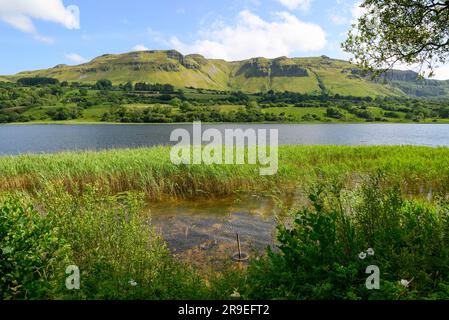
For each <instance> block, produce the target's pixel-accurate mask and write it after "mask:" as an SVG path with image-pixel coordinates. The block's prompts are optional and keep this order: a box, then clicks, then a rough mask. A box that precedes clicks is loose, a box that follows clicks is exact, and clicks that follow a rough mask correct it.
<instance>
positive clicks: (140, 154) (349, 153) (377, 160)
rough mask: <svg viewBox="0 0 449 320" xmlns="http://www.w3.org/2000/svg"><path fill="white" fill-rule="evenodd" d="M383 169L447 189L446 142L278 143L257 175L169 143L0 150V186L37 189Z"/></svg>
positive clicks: (229, 187)
mask: <svg viewBox="0 0 449 320" xmlns="http://www.w3.org/2000/svg"><path fill="white" fill-rule="evenodd" d="M379 169H381V170H387V171H388V172H389V173H390V174H391V177H390V180H391V182H392V183H393V182H397V183H399V184H400V185H401V188H402V191H403V192H404V193H406V194H411V195H425V196H427V195H428V194H429V193H430V194H436V193H442V192H443V193H444V192H447V190H448V186H449V149H448V148H426V147H408V146H404V147H340V146H339V147H337V146H329V147H307V146H284V147H280V149H279V171H278V174H277V175H275V176H260V175H259V166H257V165H212V166H206V165H193V166H186V165H181V166H176V165H174V164H172V162H171V161H170V149H169V148H168V147H155V148H150V149H134V150H111V151H102V152H80V153H72V152H69V153H60V154H56V155H22V156H17V157H1V158H0V191H11V190H16V191H28V192H35V191H36V190H40V189H41V188H42V187H43V186H44V185H46V184H48V183H62V184H63V185H64V186H65V187H66V189H67V190H73V189H83V187H85V186H86V185H89V184H92V183H95V184H96V185H97V186H99V187H100V188H106V189H108V190H110V191H111V192H112V193H117V192H123V191H129V190H136V191H141V192H143V193H145V195H146V197H147V198H149V199H152V200H154V199H164V198H187V197H195V196H206V197H218V196H224V195H231V194H234V193H236V192H266V191H267V190H269V192H271V193H283V194H285V193H286V192H295V191H297V190H298V188H299V189H300V188H301V187H302V186H305V185H306V184H308V183H310V182H313V181H317V180H323V179H328V178H329V179H335V176H337V177H338V179H340V180H341V181H344V182H345V183H346V184H348V185H354V184H356V183H357V181H359V180H360V178H361V177H363V176H364V175H366V174H368V173H370V172H373V171H376V170H379Z"/></svg>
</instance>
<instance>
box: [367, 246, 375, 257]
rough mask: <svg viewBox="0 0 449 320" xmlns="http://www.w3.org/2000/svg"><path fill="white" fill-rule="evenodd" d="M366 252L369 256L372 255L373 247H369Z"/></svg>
mask: <svg viewBox="0 0 449 320" xmlns="http://www.w3.org/2000/svg"><path fill="white" fill-rule="evenodd" d="M366 253H368V255H369V256H374V249H373V248H369V249H368V250H367V251H366Z"/></svg>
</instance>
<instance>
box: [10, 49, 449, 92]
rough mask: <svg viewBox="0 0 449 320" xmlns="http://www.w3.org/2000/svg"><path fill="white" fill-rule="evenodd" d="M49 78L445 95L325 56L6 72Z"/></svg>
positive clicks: (135, 57) (164, 55)
mask: <svg viewBox="0 0 449 320" xmlns="http://www.w3.org/2000/svg"><path fill="white" fill-rule="evenodd" d="M34 76H41V77H52V78H57V79H59V80H61V81H64V80H66V81H78V82H86V83H94V82H96V81H97V80H100V79H109V80H111V81H113V82H114V83H115V84H119V83H125V82H127V81H133V82H148V83H164V84H165V83H168V84H172V85H174V86H176V87H179V88H182V87H195V88H203V89H214V90H241V91H244V92H250V93H254V92H260V91H268V90H275V91H291V92H299V93H309V94H320V93H329V94H340V95H353V96H390V95H403V94H405V95H415V96H445V95H448V94H449V81H435V80H425V81H418V80H416V74H415V73H413V72H412V73H406V74H405V75H404V74H403V73H401V72H399V71H398V72H396V71H394V72H392V73H391V74H390V76H391V78H392V80H393V81H389V83H388V84H385V83H384V82H382V81H371V80H370V78H368V77H365V76H363V75H361V73H360V70H358V69H357V68H356V67H355V66H354V65H352V64H350V63H349V62H346V61H342V60H335V59H330V58H328V57H325V56H322V57H316V58H292V59H291V58H286V57H281V58H277V59H265V58H254V59H249V60H244V61H237V62H226V61H224V60H212V59H206V58H204V57H203V56H201V55H187V56H183V55H182V54H180V53H179V52H177V51H175V50H168V51H141V52H131V53H125V54H118V55H103V56H100V57H98V58H96V59H94V60H92V61H90V62H88V63H85V64H82V65H78V66H67V65H58V66H56V67H54V68H51V69H46V70H37V71H30V72H22V73H19V74H16V75H14V76H10V77H8V79H11V80H17V79H19V78H22V77H34Z"/></svg>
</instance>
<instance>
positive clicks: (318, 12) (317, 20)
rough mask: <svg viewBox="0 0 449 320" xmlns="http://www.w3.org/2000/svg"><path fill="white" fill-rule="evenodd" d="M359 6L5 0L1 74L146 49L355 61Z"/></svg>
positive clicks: (328, 1)
mask: <svg viewBox="0 0 449 320" xmlns="http://www.w3.org/2000/svg"><path fill="white" fill-rule="evenodd" d="M359 12H360V10H359V9H358V5H357V0H222V1H216V0H190V1H187V0H164V1H156V0H128V1H122V0H95V1H92V0H0V48H1V50H0V74H12V73H16V72H19V71H23V70H32V69H39V68H48V67H52V66H54V65H56V64H60V63H66V64H79V63H83V62H85V61H88V60H90V59H92V58H94V57H96V56H99V55H102V54H105V53H122V52H128V51H132V50H146V49H177V50H179V51H180V52H182V53H184V54H188V53H200V54H203V55H204V56H206V57H208V58H222V59H226V60H240V59H246V58H251V57H259V56H264V57H267V58H275V57H279V56H289V57H296V56H298V57H302V56H317V55H323V54H325V55H328V56H331V57H334V58H344V59H348V58H349V56H348V55H347V54H345V53H343V52H342V50H341V49H340V43H341V42H342V41H343V40H344V39H345V37H346V34H347V31H348V29H349V27H350V25H351V22H352V21H354V19H355V17H357V15H358V14H359ZM437 78H440V79H449V67H448V66H446V67H443V68H441V69H440V70H438V71H437Z"/></svg>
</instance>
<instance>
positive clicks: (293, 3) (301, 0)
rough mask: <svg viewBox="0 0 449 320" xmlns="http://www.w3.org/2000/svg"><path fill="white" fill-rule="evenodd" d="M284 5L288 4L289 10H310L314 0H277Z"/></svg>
mask: <svg viewBox="0 0 449 320" xmlns="http://www.w3.org/2000/svg"><path fill="white" fill-rule="evenodd" d="M277 1H278V2H280V3H281V4H282V5H284V6H286V7H287V8H288V9H289V10H296V9H301V10H308V9H309V7H310V3H311V2H312V0H277Z"/></svg>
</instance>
